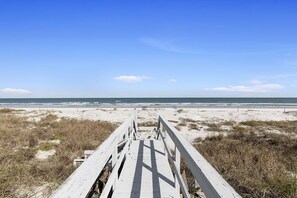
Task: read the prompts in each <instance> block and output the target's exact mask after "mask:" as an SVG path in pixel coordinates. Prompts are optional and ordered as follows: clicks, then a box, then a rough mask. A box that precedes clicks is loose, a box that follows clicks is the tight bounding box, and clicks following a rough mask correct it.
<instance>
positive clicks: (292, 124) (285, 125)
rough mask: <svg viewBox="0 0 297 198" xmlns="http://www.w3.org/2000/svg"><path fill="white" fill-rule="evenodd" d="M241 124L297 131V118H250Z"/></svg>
mask: <svg viewBox="0 0 297 198" xmlns="http://www.w3.org/2000/svg"><path fill="white" fill-rule="evenodd" d="M240 124H242V125H246V126H249V127H257V128H258V129H260V128H261V129H265V130H266V129H276V130H279V131H281V132H286V133H297V120H293V121H257V120H249V121H245V122H241V123H240Z"/></svg>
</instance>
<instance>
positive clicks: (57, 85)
mask: <svg viewBox="0 0 297 198" xmlns="http://www.w3.org/2000/svg"><path fill="white" fill-rule="evenodd" d="M296 8H297V1H295V0H291V1H288V0H283V1H281V0H269V1H268V0H267V1H265V0H233V1H231V0H230V1H211V0H210V1H202V0H193V1H187V0H186V1H172V0H171V1H160V0H158V1H157V0H156V1H154V0H147V1H97V0H96V1H95V0H88V1H78V0H69V1H66V0H50V1H49V0H48V1H40V0H34V1H33V0H26V1H24V0H19V1H17V0H11V1H0V74H1V77H0V97H2V98H4V97H255V96H256V97H263V96H268V97H270V96H271V97H296V96H297V11H296Z"/></svg>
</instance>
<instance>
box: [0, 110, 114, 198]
mask: <svg viewBox="0 0 297 198" xmlns="http://www.w3.org/2000/svg"><path fill="white" fill-rule="evenodd" d="M115 128H116V126H115V125H114V124H111V123H109V122H103V121H90V120H75V119H66V118H62V119H61V120H58V117H56V116H55V115H47V116H45V117H44V118H42V119H41V120H40V121H38V122H34V121H28V120H27V119H26V118H24V117H18V116H17V115H15V114H13V113H12V112H10V113H6V114H0V145H1V147H0V197H20V196H23V197H27V196H28V193H29V192H30V190H31V189H33V188H34V187H36V186H40V185H42V184H51V185H50V187H51V189H50V191H52V190H53V189H54V188H56V187H57V186H58V185H59V184H61V183H62V182H63V181H64V180H65V179H66V178H67V177H68V176H69V175H70V174H71V173H72V172H73V171H74V167H73V165H72V163H73V160H74V159H75V158H77V157H79V156H81V155H82V153H83V151H84V150H88V149H91V150H92V149H95V148H96V147H98V146H99V145H100V144H101V143H102V142H103V141H104V140H105V139H106V138H107V137H108V136H109V135H110V133H111V132H113V131H114V129H115ZM56 139H59V140H61V142H60V144H55V145H52V144H51V143H49V141H50V140H56ZM51 149H55V150H56V154H55V155H54V156H52V157H50V158H48V159H47V160H44V161H39V160H37V159H36V158H35V155H36V153H37V151H38V150H43V151H48V150H51ZM24 189H25V192H26V193H25V194H23V193H22V194H20V191H21V190H24Z"/></svg>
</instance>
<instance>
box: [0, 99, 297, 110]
mask: <svg viewBox="0 0 297 198" xmlns="http://www.w3.org/2000/svg"><path fill="white" fill-rule="evenodd" d="M59 107H60V108H139V107H141V108H145V107H147V108H297V98H0V108H59Z"/></svg>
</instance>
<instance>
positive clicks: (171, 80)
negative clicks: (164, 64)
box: [169, 78, 177, 83]
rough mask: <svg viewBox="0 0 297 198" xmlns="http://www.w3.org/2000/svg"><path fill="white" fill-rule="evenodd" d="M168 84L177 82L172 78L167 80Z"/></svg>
mask: <svg viewBox="0 0 297 198" xmlns="http://www.w3.org/2000/svg"><path fill="white" fill-rule="evenodd" d="M169 82H172V83H175V82H177V80H176V79H174V78H171V79H169Z"/></svg>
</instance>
